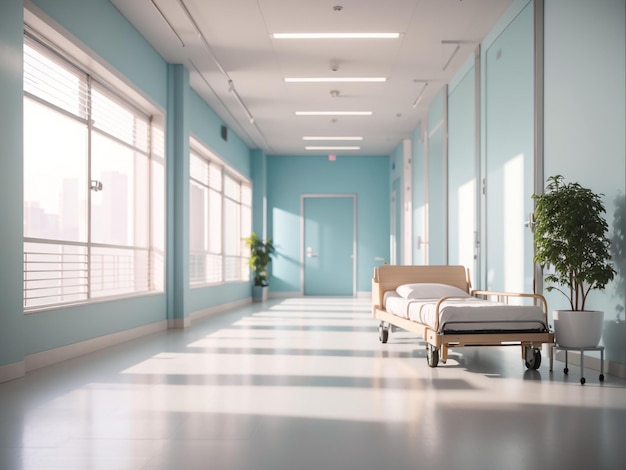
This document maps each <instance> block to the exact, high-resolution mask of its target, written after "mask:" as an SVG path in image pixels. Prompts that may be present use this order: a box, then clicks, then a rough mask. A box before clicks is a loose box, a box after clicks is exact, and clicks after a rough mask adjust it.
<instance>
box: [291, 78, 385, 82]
mask: <svg viewBox="0 0 626 470" xmlns="http://www.w3.org/2000/svg"><path fill="white" fill-rule="evenodd" d="M284 80H285V82H287V83H332V82H386V81H387V77H285V79H284Z"/></svg>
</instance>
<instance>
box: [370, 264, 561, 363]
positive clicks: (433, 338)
mask: <svg viewBox="0 0 626 470" xmlns="http://www.w3.org/2000/svg"><path fill="white" fill-rule="evenodd" d="M420 282H430V283H439V284H448V285H451V286H455V287H457V288H459V289H462V290H464V291H465V292H467V293H469V294H471V295H474V296H476V297H479V298H483V299H489V300H496V301H499V302H504V303H508V300H509V299H510V298H512V297H527V298H530V299H531V300H532V302H533V304H535V305H539V306H541V308H542V310H543V312H544V314H545V319H546V324H548V321H547V320H548V306H547V303H546V300H545V298H544V297H543V296H542V295H539V294H523V293H521V294H520V293H508V292H492V291H482V290H475V291H473V290H472V289H471V283H470V279H469V273H468V270H467V269H466V268H465V267H464V266H395V265H383V266H378V267H376V268H374V277H373V279H372V315H373V317H374V318H376V319H378V320H380V324H379V339H380V341H381V342H383V343H386V342H387V339H388V336H389V330H390V327H391V326H395V327H398V328H402V329H404V330H407V331H410V332H413V333H416V334H418V335H419V336H421V337H422V338H423V339H424V341H425V342H426V353H427V354H426V358H427V360H428V365H429V366H430V367H437V364H438V362H439V359H441V361H442V362H443V363H446V361H447V360H448V350H449V349H450V348H460V347H464V346H510V345H520V346H521V349H522V359H523V360H524V361H525V364H526V367H527V368H529V369H538V368H539V365H540V364H541V346H542V345H543V344H549V345H554V333H553V332H552V331H546V332H533V331H530V332H511V333H503V332H486V333H476V332H471V333H458V332H455V333H445V332H443V333H442V332H439V331H437V330H436V329H433V328H431V327H429V326H428V325H425V324H422V323H418V322H415V321H412V320H407V319H405V318H402V317H399V316H397V315H394V314H392V313H389V312H387V311H386V310H385V308H384V304H383V296H384V294H385V292H387V291H390V290H395V289H396V288H397V287H398V286H400V285H402V284H408V283H420ZM440 302H441V301H440ZM437 307H439V305H438V306H437ZM437 309H438V308H437Z"/></svg>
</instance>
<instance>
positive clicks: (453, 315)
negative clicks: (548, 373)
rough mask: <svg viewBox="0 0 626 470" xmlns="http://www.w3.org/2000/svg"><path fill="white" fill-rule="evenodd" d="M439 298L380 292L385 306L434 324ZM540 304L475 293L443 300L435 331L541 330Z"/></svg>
mask: <svg viewBox="0 0 626 470" xmlns="http://www.w3.org/2000/svg"><path fill="white" fill-rule="evenodd" d="M438 301H439V299H419V300H414V299H406V298H404V297H401V296H400V295H398V293H397V292H395V291H390V292H386V293H385V295H384V304H385V310H387V312H389V313H393V314H394V315H398V316H400V317H402V318H406V319H409V320H412V321H415V322H417V323H422V324H425V325H428V326H429V327H431V328H433V329H435V327H436V309H437V302H438ZM547 329H548V328H547V325H546V323H545V314H544V313H543V310H542V309H541V307H538V306H531V305H510V304H504V303H500V302H493V301H489V300H481V299H478V298H476V297H465V298H458V299H456V298H455V299H448V300H445V301H444V302H443V304H442V306H441V309H440V320H439V332H453V331H460V332H470V331H473V332H490V331H493V332H506V331H511V332H513V331H545V330H547Z"/></svg>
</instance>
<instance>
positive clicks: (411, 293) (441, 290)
mask: <svg viewBox="0 0 626 470" xmlns="http://www.w3.org/2000/svg"><path fill="white" fill-rule="evenodd" d="M396 292H397V293H398V294H399V295H400V296H401V297H404V298H405V299H440V298H441V297H470V295H469V294H468V293H467V292H465V291H464V290H462V289H459V288H458V287H454V286H449V285H448V284H434V283H428V282H421V283H417V284H402V285H401V286H398V287H397V288H396Z"/></svg>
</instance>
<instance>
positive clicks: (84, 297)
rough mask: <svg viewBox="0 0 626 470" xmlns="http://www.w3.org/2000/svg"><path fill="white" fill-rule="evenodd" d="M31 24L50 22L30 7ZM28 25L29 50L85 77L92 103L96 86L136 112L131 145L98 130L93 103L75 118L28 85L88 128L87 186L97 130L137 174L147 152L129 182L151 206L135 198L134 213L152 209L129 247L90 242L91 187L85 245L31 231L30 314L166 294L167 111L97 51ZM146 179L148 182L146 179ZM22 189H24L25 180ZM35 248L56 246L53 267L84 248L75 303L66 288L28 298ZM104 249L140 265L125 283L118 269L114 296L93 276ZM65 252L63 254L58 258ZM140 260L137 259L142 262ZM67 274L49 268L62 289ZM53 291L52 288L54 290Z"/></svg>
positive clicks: (27, 241) (27, 245)
mask: <svg viewBox="0 0 626 470" xmlns="http://www.w3.org/2000/svg"><path fill="white" fill-rule="evenodd" d="M25 19H30V20H31V21H32V22H34V23H38V24H39V27H40V28H41V29H43V30H45V29H46V27H45V25H43V23H41V20H37V19H36V18H34V17H32V15H31V14H30V13H29V12H28V10H25ZM24 26H25V34H24V44H25V48H26V45H27V44H28V45H29V47H32V48H34V50H36V51H37V52H38V53H39V54H42V55H43V56H44V57H45V58H46V59H47V60H52V61H53V62H54V64H55V65H58V66H59V67H60V68H62V69H69V70H71V71H72V72H73V73H76V74H77V77H82V78H80V80H79V81H80V82H81V83H82V79H84V81H85V83H86V86H87V90H88V95H87V98H86V99H87V100H90V99H91V92H90V90H91V89H92V87H93V89H94V90H97V93H99V94H101V95H102V96H104V97H105V98H106V100H109V101H110V102H111V103H114V104H115V105H116V106H121V107H122V108H123V109H124V110H126V111H127V112H129V113H130V116H131V117H132V122H133V127H132V130H133V134H132V139H133V142H132V143H129V142H127V141H125V140H124V139H120V138H119V136H115V135H114V134H111V133H109V132H106V131H104V130H103V129H96V128H95V126H94V125H93V121H92V119H91V114H90V113H91V109H90V106H91V105H90V101H89V102H88V103H87V104H85V105H84V106H85V109H87V114H86V115H85V116H82V115H80V113H76V114H73V113H72V112H70V111H66V110H64V109H63V108H62V107H59V106H56V105H55V104H54V102H50V101H47V100H46V99H45V98H41V97H39V96H37V95H35V94H33V93H31V92H30V91H27V90H26V87H24V91H23V95H24V97H23V99H24V101H26V100H32V101H34V102H36V103H38V104H39V105H43V106H45V107H46V109H49V110H52V111H53V112H60V113H62V115H64V116H68V117H69V118H71V119H74V120H75V121H76V122H80V123H81V124H82V125H85V126H86V134H87V141H88V145H87V148H86V149H85V153H84V154H81V155H80V159H82V160H86V163H85V165H86V167H87V174H86V175H85V176H86V182H87V184H88V185H89V184H90V183H89V182H90V181H92V177H91V167H92V165H93V161H92V158H93V155H92V142H91V141H92V138H91V135H92V134H93V133H97V135H99V136H104V137H105V138H106V139H112V141H113V142H116V143H117V144H121V145H123V146H125V147H127V149H129V150H130V151H131V152H132V155H133V156H132V158H133V160H132V162H131V163H130V165H131V166H132V167H133V169H134V171H136V168H137V165H138V160H137V155H143V157H145V161H143V164H140V166H141V167H142V168H143V170H144V171H142V172H140V173H135V172H134V171H133V173H132V174H131V178H132V187H133V188H134V189H133V191H134V194H139V195H140V197H141V198H142V201H143V204H145V205H146V206H145V207H143V206H141V207H138V206H137V205H136V204H137V201H136V200H135V198H133V200H134V203H133V206H132V210H133V213H135V211H137V210H140V211H144V212H147V216H146V221H147V223H146V226H147V228H145V229H144V230H145V231H146V232H147V233H146V232H143V235H141V234H140V235H138V232H137V230H138V228H137V227H133V228H132V233H133V235H132V241H131V242H130V243H126V244H115V243H113V244H111V243H94V242H93V240H92V234H93V226H92V223H93V220H92V217H91V215H92V214H91V210H92V208H93V203H92V190H91V189H89V188H87V189H86V194H87V195H86V202H85V204H86V206H87V208H86V213H84V214H80V215H79V216H78V217H79V219H80V218H82V219H83V220H82V223H83V224H85V225H86V236H85V240H82V239H81V240H78V241H76V240H68V239H64V237H62V236H60V237H58V238H57V237H54V238H49V237H42V238H38V237H33V236H26V233H25V235H24V237H23V240H24V295H23V311H24V313H25V314H29V313H35V312H38V311H42V310H50V309H58V308H63V307H68V306H75V305H83V304H91V303H98V302H103V301H110V300H115V299H123V298H130V297H137V296H146V295H153V294H159V293H163V292H164V290H165V262H164V259H165V252H164V242H165V226H164V220H165V215H164V210H165V152H164V148H165V146H164V143H165V140H164V131H163V123H164V113H162V112H161V111H160V110H159V109H158V108H157V107H156V106H154V105H153V104H151V103H150V102H149V101H147V100H146V99H145V98H144V97H142V96H141V95H140V94H139V92H137V91H136V90H134V89H131V88H130V87H128V86H127V85H126V86H122V85H121V84H122V82H121V81H120V80H119V78H117V74H116V73H115V72H114V71H112V70H110V69H108V68H107V67H106V66H105V65H103V64H100V63H98V62H97V60H96V59H95V58H94V57H93V54H85V53H84V52H81V49H80V47H79V46H78V45H76V44H74V43H73V42H71V41H70V40H68V39H66V38H65V37H63V36H62V35H61V34H60V33H56V32H55V34H56V37H55V39H56V40H58V44H57V42H53V41H51V40H49V39H47V38H46V37H44V35H43V33H40V32H39V30H38V29H36V28H33V27H32V26H29V24H27V23H25V25H24ZM76 57H86V58H87V60H86V61H85V60H83V61H80V60H78V59H76ZM85 62H86V63H87V64H89V65H90V66H94V68H96V69H98V72H94V71H93V69H92V68H91V67H90V66H88V65H86V63H85ZM33 90H34V89H33ZM133 116H134V117H133ZM137 117H140V118H141V119H142V120H143V121H144V122H145V125H144V134H143V135H142V137H143V138H144V139H146V148H144V149H139V148H138V147H136V144H137V135H136V134H135V132H136V131H137V127H136V122H137ZM24 126H26V123H25V124H24ZM25 157H26V155H25ZM157 174H158V175H159V176H160V179H159V180H156V175H157ZM141 180H143V182H142V181H141ZM81 181H82V179H81ZM137 184H139V185H140V186H139V187H140V189H141V191H140V192H139V193H137V188H136V185H137ZM24 191H26V182H25V188H24ZM25 204H26V201H25ZM25 204H24V209H23V210H24V211H25V210H26V205H25ZM161 212H163V214H161ZM157 215H158V216H157ZM157 220H158V222H157ZM25 223H26V220H25ZM158 232H161V233H158ZM138 236H139V237H140V238H141V241H138V240H139V239H138ZM138 243H139V245H138ZM37 245H39V246H50V248H51V251H52V254H53V255H54V254H55V253H54V252H55V250H57V253H56V255H57V258H54V257H53V258H50V259H57V261H52V262H51V263H53V264H52V266H53V267H54V265H61V266H64V263H65V261H61V262H59V261H58V259H61V260H63V259H64V258H63V256H64V255H63V252H64V251H65V250H70V251H72V250H74V251H77V252H79V253H80V252H81V250H83V254H82V255H80V256H82V257H83V258H84V260H86V261H85V263H84V264H81V268H80V269H79V270H78V271H76V272H77V273H78V274H77V276H79V283H80V282H86V285H82V286H81V288H82V290H80V289H78V290H79V292H77V293H76V297H74V298H71V294H66V293H65V292H64V291H63V289H64V287H59V288H58V293H57V294H50V295H47V296H46V295H44V296H42V298H48V299H49V301H47V302H42V303H37V300H36V297H37V296H31V297H29V296H28V293H29V291H33V289H34V287H32V286H33V285H36V282H35V280H34V279H32V278H31V279H30V280H29V275H30V274H32V272H33V270H31V269H29V261H28V256H29V255H31V256H32V253H31V252H29V251H28V250H30V249H31V248H32V247H35V246H37ZM102 250H110V251H111V252H110V256H123V255H120V253H126V252H128V253H129V256H130V257H131V259H134V261H132V264H131V267H130V268H128V271H127V272H128V273H130V276H129V277H127V279H130V280H128V281H126V282H124V281H120V278H119V277H117V276H118V275H119V272H120V271H115V274H114V275H113V278H114V283H115V285H116V286H117V287H116V288H117V289H118V291H117V292H114V293H112V294H109V293H102V291H101V292H100V294H99V293H98V291H97V290H94V283H95V282H96V280H97V276H96V275H95V272H94V271H93V267H94V266H93V265H92V263H93V260H94V256H95V254H96V252H98V251H102ZM120 250H121V251H120ZM59 252H60V253H61V254H60V255H59ZM113 253H117V255H113ZM141 253H143V254H141ZM59 256H60V257H59ZM72 256H74V255H72ZM138 256H139V258H137V257H138ZM141 258H143V259H144V261H138V260H140V259H141ZM35 259H36V258H35ZM71 259H75V258H71ZM137 262H141V263H145V265H144V266H143V268H141V267H140V268H138V267H137V265H136V263H137ZM81 263H82V261H81ZM41 265H42V263H41V262H39V261H35V262H34V264H33V265H32V266H34V267H37V266H41ZM64 269H65V268H64V267H59V268H57V270H56V271H55V270H54V268H53V270H50V271H48V272H49V273H51V274H50V276H51V280H59V279H61V281H60V282H58V283H57V284H58V285H62V284H63V283H64V282H65V281H64V280H63V277H64V274H63V272H64ZM103 269H104V268H103ZM138 269H139V271H138ZM109 272H111V271H109ZM54 273H57V275H58V276H59V277H58V278H57V279H53V276H54ZM45 275H48V274H44V276H45ZM138 276H139V277H138ZM142 279H143V280H144V281H145V283H144V282H142V281H141V280H142ZM43 281H44V284H45V283H46V282H45V278H44V279H43ZM138 281H139V282H140V286H142V287H138V286H137V282H138ZM29 282H30V283H31V286H29V285H28V284H29ZM33 282H35V284H33ZM51 284H52V283H51ZM50 288H51V289H52V287H50ZM122 290H123V292H122ZM43 292H45V290H43ZM53 299H56V301H54V300H53Z"/></svg>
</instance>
